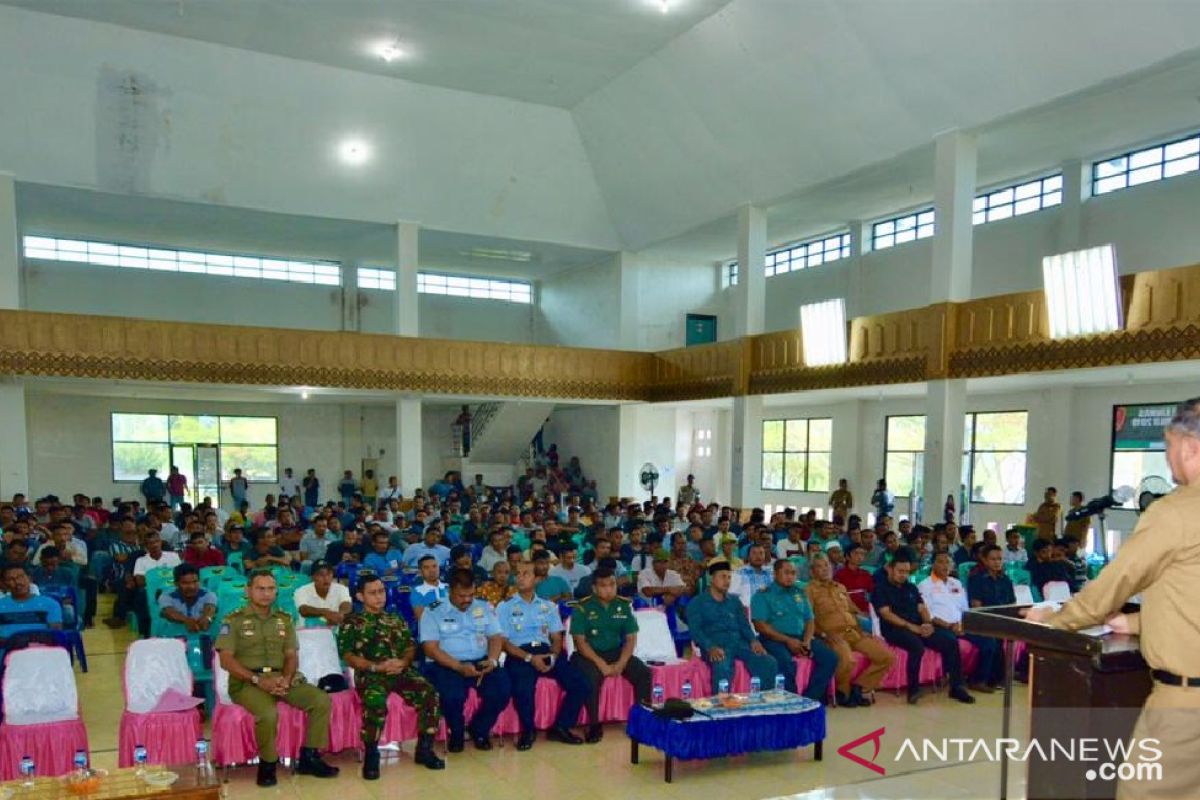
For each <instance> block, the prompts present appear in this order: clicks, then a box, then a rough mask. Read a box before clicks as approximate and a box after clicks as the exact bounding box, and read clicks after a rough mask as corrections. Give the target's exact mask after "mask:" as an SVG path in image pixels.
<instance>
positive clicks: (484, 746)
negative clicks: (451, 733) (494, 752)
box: [471, 736, 492, 750]
mask: <svg viewBox="0 0 1200 800" xmlns="http://www.w3.org/2000/svg"><path fill="white" fill-rule="evenodd" d="M471 741H472V742H474V743H475V749H476V750H491V749H492V740H491V739H490V738H489V737H487V736H472V737H471Z"/></svg>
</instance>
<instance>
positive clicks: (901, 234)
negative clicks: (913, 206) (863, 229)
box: [871, 208, 933, 250]
mask: <svg viewBox="0 0 1200 800" xmlns="http://www.w3.org/2000/svg"><path fill="white" fill-rule="evenodd" d="M930 236H933V209H932V208H927V209H925V210H923V211H914V212H913V213H911V214H905V215H904V216H901V217H893V218H892V219H885V220H883V221H882V222H876V223H875V224H874V225H872V226H871V249H872V250H884V249H886V248H888V247H895V246H896V245H898V244H904V243H905V242H912V241H916V240H917V239H928V238H929V237H930Z"/></svg>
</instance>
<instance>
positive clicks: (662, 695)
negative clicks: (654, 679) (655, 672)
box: [650, 683, 667, 708]
mask: <svg viewBox="0 0 1200 800" xmlns="http://www.w3.org/2000/svg"><path fill="white" fill-rule="evenodd" d="M650 698H651V704H652V705H653V706H654V707H655V708H662V707H663V702H664V701H665V700H666V698H667V693H666V690H665V689H663V687H662V684H661V683H656V684H654V690H653V691H652V692H651V693H650Z"/></svg>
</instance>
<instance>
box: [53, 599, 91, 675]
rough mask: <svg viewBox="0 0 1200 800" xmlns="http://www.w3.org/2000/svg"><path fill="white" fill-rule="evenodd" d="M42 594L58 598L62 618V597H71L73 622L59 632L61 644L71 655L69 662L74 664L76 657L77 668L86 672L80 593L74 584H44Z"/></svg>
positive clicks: (64, 605)
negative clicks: (77, 660)
mask: <svg viewBox="0 0 1200 800" xmlns="http://www.w3.org/2000/svg"><path fill="white" fill-rule="evenodd" d="M42 594H44V595H46V596H48V597H53V598H54V599H55V600H58V602H59V605H62V606H63V619H64V620H66V618H67V615H66V604H65V603H64V602H63V599H64V598H68V597H69V598H70V599H71V606H72V608H74V610H75V619H74V624H72V625H71V626H69V627H68V626H66V625H64V626H63V628H62V630H61V631H59V633H60V634H61V635H62V636H61V638H62V642H63V646H64V647H66V649H67V654H68V655H69V656H70V657H71V663H72V664H74V663H75V659H76V658H78V659H79V668H80V669H82V670H83V671H84V672H87V671H88V663H87V653H86V652H84V649H83V609H82V608H80V606H79V596H80V594H82V593H81V592H80V591H79V589H78V588H76V587H74V586H46V587H43V589H42Z"/></svg>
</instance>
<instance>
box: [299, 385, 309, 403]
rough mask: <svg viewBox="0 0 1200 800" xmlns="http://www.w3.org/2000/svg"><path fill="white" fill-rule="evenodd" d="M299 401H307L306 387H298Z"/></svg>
mask: <svg viewBox="0 0 1200 800" xmlns="http://www.w3.org/2000/svg"><path fill="white" fill-rule="evenodd" d="M300 399H301V400H307V399H308V387H307V386H301V387H300Z"/></svg>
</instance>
